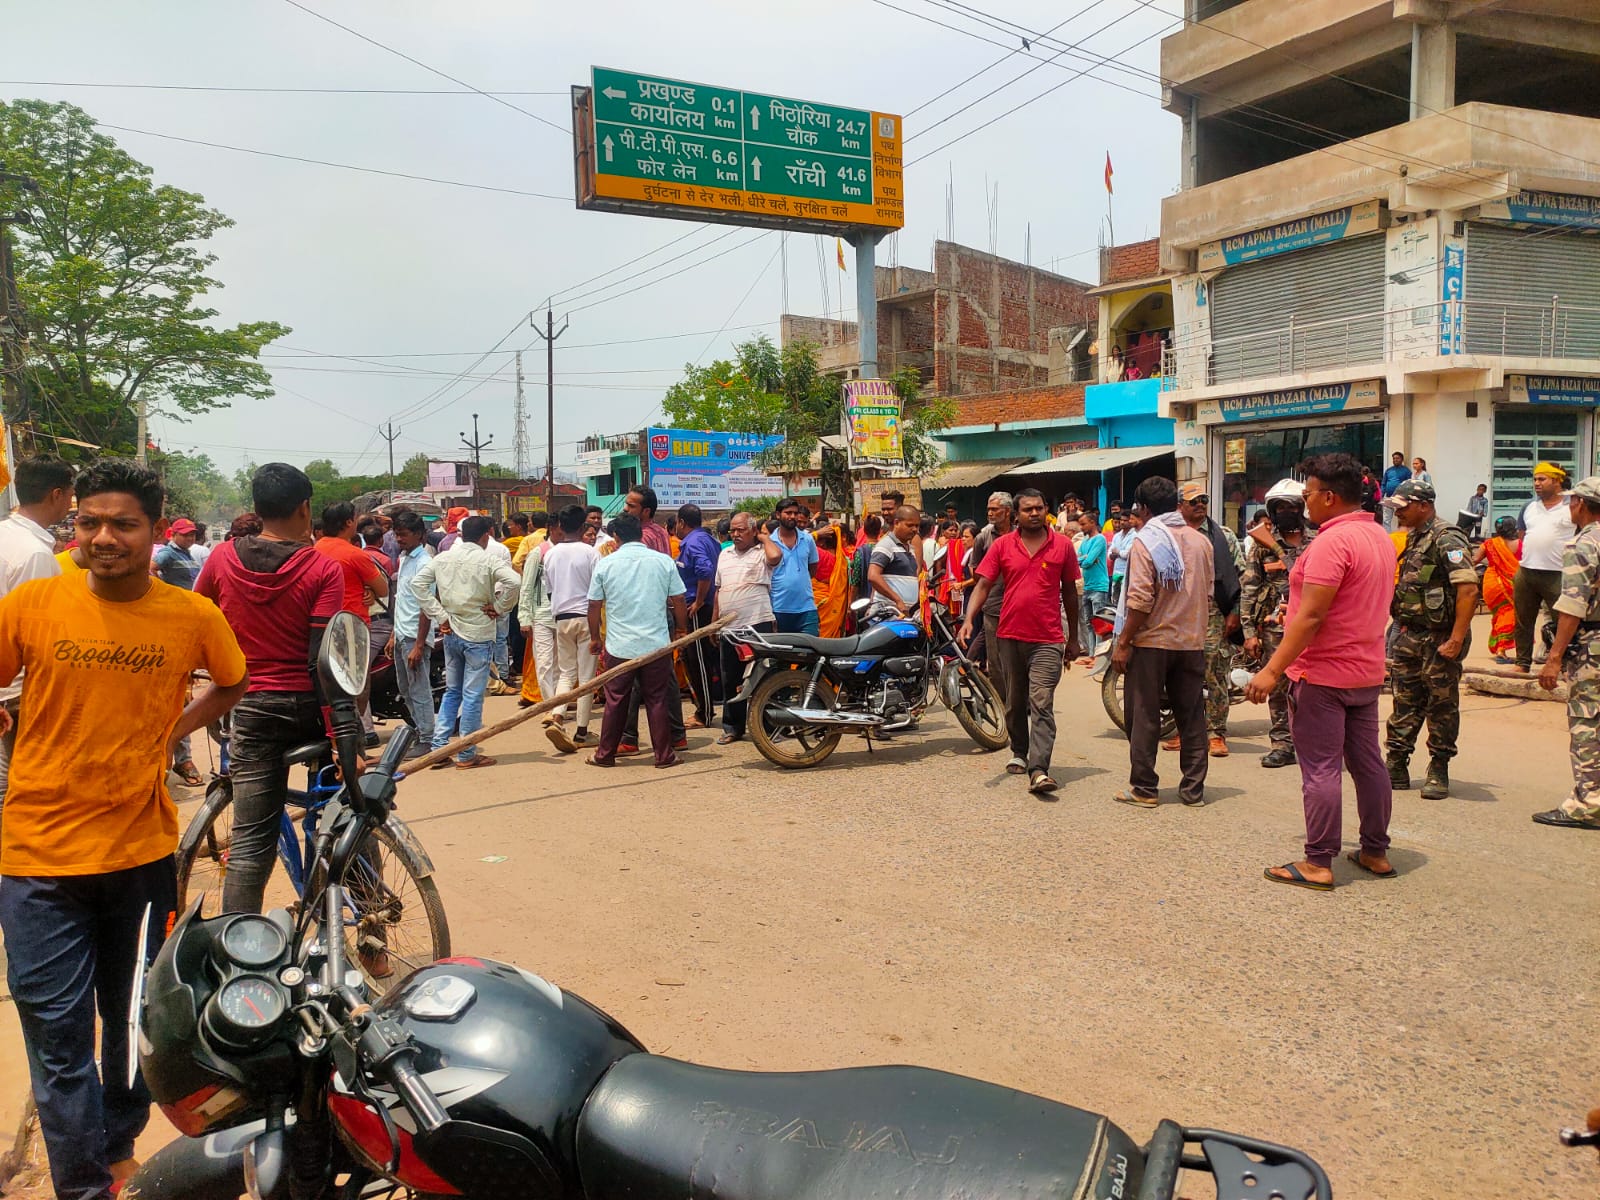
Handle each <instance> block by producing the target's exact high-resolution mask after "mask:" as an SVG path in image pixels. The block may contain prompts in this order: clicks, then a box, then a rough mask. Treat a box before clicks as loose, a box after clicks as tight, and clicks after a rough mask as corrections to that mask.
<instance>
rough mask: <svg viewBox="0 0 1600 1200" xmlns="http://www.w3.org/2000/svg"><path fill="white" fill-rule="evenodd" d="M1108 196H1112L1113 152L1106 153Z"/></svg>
mask: <svg viewBox="0 0 1600 1200" xmlns="http://www.w3.org/2000/svg"><path fill="white" fill-rule="evenodd" d="M1106 195H1108V196H1109V195H1111V151H1109V150H1107V151H1106Z"/></svg>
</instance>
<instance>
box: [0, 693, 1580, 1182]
mask: <svg viewBox="0 0 1600 1200" xmlns="http://www.w3.org/2000/svg"><path fill="white" fill-rule="evenodd" d="M1057 708H1058V714H1059V719H1060V723H1061V746H1062V750H1061V751H1059V752H1058V756H1057V766H1058V769H1059V777H1060V778H1061V779H1062V781H1063V783H1064V787H1063V790H1062V792H1061V793H1060V799H1059V800H1058V801H1056V802H1053V803H1045V802H1040V801H1038V800H1036V799H1033V798H1031V797H1029V796H1028V795H1027V794H1026V792H1025V791H1024V789H1023V787H1022V785H1021V783H1020V782H1019V781H1018V780H1016V779H1014V778H1010V777H1007V776H1005V775H1004V774H1003V773H1002V772H1001V767H1002V764H1003V761H1004V756H1003V755H979V754H974V753H973V752H972V750H973V747H972V745H971V743H970V742H969V741H968V740H967V739H966V737H965V735H964V734H962V733H961V731H960V729H959V728H958V727H957V726H956V724H955V722H954V721H953V720H952V719H951V718H950V717H949V716H948V715H947V714H943V713H941V714H939V715H937V716H935V717H934V718H933V719H931V720H930V721H929V722H928V724H927V726H926V731H925V733H924V734H923V735H921V736H918V737H913V738H906V739H904V740H903V741H901V742H899V743H897V744H895V745H894V746H893V747H892V748H886V749H880V750H878V751H876V752H875V753H873V754H871V755H869V754H868V753H866V751H865V750H864V749H863V748H861V743H860V742H858V741H852V740H848V739H847V741H846V742H845V743H844V744H843V746H842V748H841V750H840V751H839V752H838V753H837V754H836V755H835V756H834V757H833V759H831V760H830V761H829V762H828V763H827V764H826V765H825V766H824V767H822V768H820V769H818V770H814V771H810V772H804V773H795V774H790V773H780V772H778V771H777V770H776V769H774V768H771V767H769V766H767V765H766V764H765V763H764V762H763V761H762V760H761V759H760V758H759V757H758V756H757V755H756V753H755V751H754V750H753V749H752V748H750V747H749V746H748V745H742V746H738V747H734V748H732V750H731V752H730V751H722V750H717V749H715V748H713V747H712V746H711V745H710V740H711V739H710V736H709V735H708V734H705V733H697V734H695V735H693V747H692V751H691V753H690V755H689V756H688V758H687V761H686V762H685V764H684V765H683V766H681V767H679V768H677V769H675V770H672V771H656V770H654V769H653V768H652V767H651V766H650V762H649V759H648V758H641V759H636V760H633V761H631V762H627V763H625V764H623V765H621V766H619V767H617V768H616V769H614V770H611V771H600V770H596V769H594V768H591V767H587V766H585V765H583V764H582V761H581V759H561V760H558V759H556V758H554V757H553V756H552V754H551V753H550V752H549V747H548V745H547V744H546V743H545V742H544V740H543V738H542V737H540V736H538V735H536V734H535V733H533V732H532V731H531V730H519V731H517V732H515V733H513V734H510V735H507V736H506V737H505V738H503V739H501V740H500V741H499V742H497V743H496V744H495V747H496V753H497V755H498V756H499V757H500V760H501V765H500V766H499V767H497V768H494V769H492V770H487V771H482V772H472V773H470V774H467V773H456V772H453V771H450V772H445V771H440V772H431V773H427V774H425V775H423V776H420V777H418V778H417V779H416V780H415V781H412V782H410V783H408V784H407V785H405V786H404V788H403V791H402V797H403V799H402V814H403V815H404V816H405V817H406V819H407V820H408V821H410V822H412V824H413V826H414V827H415V829H416V832H417V833H418V835H419V836H420V837H421V839H422V840H423V842H424V843H425V844H426V845H427V847H428V848H429V850H430V851H431V853H432V855H433V858H434V861H435V863H436V865H437V867H438V878H439V880H440V884H441V887H442V889H443V893H444V899H445V904H446V907H447V910H448V912H449V914H450V918H451V925H452V930H453V933H454V938H455V945H456V948H457V950H458V951H470V952H472V953H476V954H484V955H488V956H491V957H496V958H502V959H507V960H510V961H514V962H517V963H519V964H521V965H523V966H526V967H529V968H530V969H533V970H537V971H539V972H541V973H542V974H545V975H546V976H548V977H549V978H550V979H552V980H554V981H556V982H558V983H560V984H561V985H563V986H564V987H567V988H569V989H571V990H573V991H576V992H578V993H580V994H582V995H584V996H585V997H587V998H588V999H590V1000H593V1001H595V1002H596V1003H598V1004H600V1005H601V1006H603V1007H604V1008H606V1009H608V1010H609V1011H610V1012H612V1013H613V1014H614V1015H616V1016H617V1017H618V1018H619V1019H621V1020H622V1021H623V1022H624V1023H625V1024H626V1025H627V1026H629V1027H630V1028H631V1029H632V1030H633V1031H634V1033H635V1034H636V1035H638V1036H639V1037H640V1038H641V1039H642V1040H643V1041H644V1042H645V1043H646V1045H648V1046H650V1047H651V1048H652V1049H655V1050H657V1051H660V1052H664V1053H667V1054H671V1055H674V1056H680V1057H683V1058H688V1059H693V1060H696V1061H699V1062H705V1063H710V1064H714V1065H720V1066H728V1067H739V1068H759V1069H770V1070H789V1069H800V1068H820V1067H833V1066H846V1065H852V1064H863V1063H875V1062H910V1063H918V1064H923V1065H927V1066H932V1067H938V1068H943V1069H947V1070H952V1071H958V1072H963V1073H968V1074H973V1075H977V1076H981V1077H983V1078H986V1079H991V1080H995V1081H998V1082H1001V1083H1004V1084H1008V1085H1011V1086H1015V1087H1018V1088H1023V1089H1026V1090H1030V1091H1037V1092H1040V1093H1043V1094H1045V1095H1048V1096H1051V1097H1054V1098H1056V1099H1060V1100H1063V1101H1066V1102H1069V1103H1073V1104H1078V1105H1081V1106H1084V1107H1087V1108H1091V1109H1096V1110H1099V1111H1103V1112H1106V1113H1108V1114H1109V1115H1110V1116H1111V1117H1112V1119H1113V1120H1115V1121H1116V1122H1118V1123H1119V1124H1121V1125H1123V1126H1124V1127H1125V1128H1127V1129H1128V1130H1129V1131H1130V1132H1131V1133H1133V1134H1134V1136H1135V1137H1136V1138H1139V1139H1141V1140H1142V1139H1143V1138H1144V1137H1146V1136H1148V1134H1149V1132H1150V1130H1151V1128H1152V1127H1153V1125H1154V1123H1155V1122H1156V1120H1158V1119H1159V1118H1161V1117H1171V1118H1174V1119H1176V1120H1179V1121H1181V1122H1184V1123H1188V1124H1209V1125H1217V1126H1221V1127H1224V1128H1231V1129H1236V1130H1241V1131H1245V1132H1249V1133H1252V1134H1257V1135H1259V1136H1263V1137H1267V1138H1271V1139H1275V1140H1280V1141H1286V1142H1290V1143H1292V1144H1295V1145H1299V1146H1303V1147H1304V1148H1305V1149H1307V1150H1308V1151H1310V1152H1311V1153H1312V1154H1313V1155H1315V1156H1316V1157H1317V1158H1318V1159H1319V1160H1320V1161H1321V1162H1323V1163H1324V1164H1325V1165H1326V1166H1327V1167H1328V1169H1329V1171H1330V1173H1331V1174H1332V1176H1333V1179H1334V1181H1335V1185H1336V1187H1337V1189H1338V1194H1340V1195H1343V1196H1347V1197H1349V1196H1358V1197H1362V1198H1363V1200H1367V1198H1372V1200H1408V1198H1416V1200H1423V1198H1427V1200H1436V1198H1438V1197H1441V1196H1452V1195H1453V1196H1464V1197H1472V1198H1474V1200H1490V1198H1495V1197H1513V1196H1516V1197H1522V1196H1528V1195H1538V1196H1541V1197H1551V1198H1571V1200H1578V1198H1580V1197H1581V1198H1583V1200H1592V1198H1593V1197H1594V1196H1595V1195H1596V1193H1597V1185H1600V1167H1597V1166H1596V1164H1595V1161H1594V1157H1593V1155H1592V1154H1587V1153H1586V1154H1583V1155H1575V1154H1573V1153H1572V1152H1569V1151H1563V1150H1561V1148H1560V1147H1558V1146H1557V1145H1556V1144H1555V1140H1554V1139H1555V1130H1556V1129H1557V1128H1558V1127H1559V1126H1560V1125H1561V1124H1563V1123H1565V1122H1571V1121H1572V1120H1574V1119H1576V1118H1578V1117H1580V1116H1581V1114H1582V1112H1583V1111H1584V1110H1586V1109H1587V1108H1588V1107H1589V1106H1590V1105H1591V1104H1593V1103H1595V1102H1596V1101H1600V1069H1597V1066H1600V1064H1597V1061H1596V1057H1597V1052H1596V1050H1595V1048H1594V1047H1595V1038H1594V1036H1593V1030H1594V1028H1595V1022H1596V1003H1595V997H1596V987H1597V981H1596V964H1597V963H1600V934H1597V932H1596V923H1595V921H1594V919H1593V911H1594V897H1595V895H1596V885H1597V884H1600V859H1597V852H1600V836H1594V835H1591V834H1588V833H1584V832H1574V831H1563V830H1549V829H1545V828H1543V827H1539V826H1535V825H1533V824H1532V823H1531V822H1530V821H1529V820H1528V817H1529V814H1530V813H1531V812H1533V811H1534V810H1536V809H1539V808H1546V807H1550V806H1551V805H1552V804H1553V803H1554V802H1555V800H1556V799H1557V798H1559V797H1560V796H1561V795H1562V794H1563V793H1564V792H1565V790H1566V788H1567V787H1568V786H1570V781H1569V780H1568V778H1567V775H1566V765H1565V758H1564V742H1565V734H1564V727H1563V718H1562V710H1561V709H1560V708H1559V707H1558V706H1556V705H1552V704H1531V703H1525V702H1518V701H1511V700H1500V699H1489V698H1483V697H1478V698H1473V699H1470V700H1469V701H1468V702H1467V710H1468V711H1467V714H1466V718H1465V723H1464V742H1465V744H1466V747H1467V748H1466V751H1465V752H1464V754H1463V755H1462V757H1461V759H1459V760H1458V766H1457V769H1456V771H1455V772H1454V777H1455V779H1456V781H1457V785H1458V787H1457V795H1456V796H1455V797H1454V798H1452V799H1450V800H1446V801H1435V802H1428V801H1423V800H1421V799H1419V798H1418V796H1417V794H1416V793H1415V792H1410V793H1406V794H1404V795H1403V796H1402V797H1400V799H1399V800H1398V802H1397V805H1396V815H1395V820H1394V830H1393V832H1394V837H1395V849H1394V851H1393V861H1394V862H1395V864H1396V866H1397V867H1398V868H1399V869H1400V870H1401V871H1402V872H1403V876H1402V877H1401V878H1400V879H1397V880H1393V881H1378V880H1373V879H1370V878H1366V877H1358V875H1359V873H1358V872H1356V871H1355V869H1354V868H1353V867H1350V866H1349V865H1348V864H1344V863H1341V864H1339V866H1338V867H1336V873H1337V874H1338V877H1339V880H1340V883H1341V884H1342V885H1343V886H1341V887H1340V888H1339V890H1338V891H1336V892H1334V893H1332V894H1316V893H1309V892H1305V891H1302V890H1298V889H1292V888H1284V887H1276V886H1273V885H1270V884H1267V883H1265V882H1264V881H1262V880H1261V878H1260V872H1261V868H1262V867H1263V866H1265V865H1267V864H1269V863H1278V862H1283V861H1285V860H1288V859H1292V858H1296V857H1299V854H1300V842H1301V839H1302V836H1303V833H1302V826H1301V820H1300V807H1299V798H1298V777H1297V775H1296V774H1295V772H1293V771H1292V770H1291V771H1276V772H1269V771H1264V770H1262V769H1261V768H1259V767H1258V766H1257V765H1256V757H1257V756H1258V755H1259V754H1261V753H1263V752H1264V751H1265V750H1266V748H1267V747H1266V737H1265V734H1266V719H1265V718H1266V713H1265V710H1264V709H1247V710H1245V711H1244V712H1243V713H1242V714H1241V715H1242V717H1243V719H1242V720H1239V721H1237V722H1236V723H1235V729H1234V737H1233V739H1232V743H1233V747H1234V751H1235V753H1234V756H1233V757H1231V758H1229V759H1227V760H1220V761H1214V762H1213V764H1212V768H1213V769H1212V774H1211V787H1210V794H1211V796H1212V798H1213V800H1214V803H1213V804H1211V805H1210V806H1209V807H1207V808H1204V809H1201V810H1190V809H1186V808H1184V807H1182V806H1181V805H1179V804H1177V803H1176V802H1175V800H1174V801H1173V802H1172V803H1170V804H1167V805H1163V806H1162V807H1161V808H1160V809H1159V810H1157V811H1153V812H1145V811H1139V810H1132V809H1128V808H1125V807H1123V806H1121V805H1117V804H1114V803H1112V802H1111V801H1110V800H1109V799H1108V798H1107V797H1108V796H1109V794H1110V792H1111V791H1112V790H1113V789H1114V788H1115V787H1117V786H1119V785H1120V784H1122V783H1123V782H1125V779H1126V774H1125V772H1126V748H1125V747H1126V743H1125V742H1123V741H1122V739H1121V738H1120V737H1118V736H1116V735H1115V734H1114V733H1113V732H1112V731H1110V730H1109V728H1108V722H1107V721H1106V719H1105V716H1104V714H1103V712H1102V711H1101V708H1100V704H1099V699H1098V692H1097V689H1095V688H1094V687H1093V685H1092V684H1090V683H1088V682H1087V681H1085V680H1084V679H1083V678H1082V677H1081V675H1074V676H1073V677H1072V678H1071V679H1070V680H1069V681H1068V682H1067V683H1065V684H1064V685H1063V687H1062V689H1061V692H1060V694H1059V697H1058V705H1057ZM511 711H513V709H512V708H511V702H510V701H509V700H493V701H491V702H490V719H491V720H492V719H497V718H499V717H501V716H504V715H508V714H509V713H510V712H511ZM1174 757H1175V756H1171V755H1164V756H1163V768H1164V770H1165V771H1166V773H1167V778H1166V780H1165V782H1167V783H1168V784H1169V789H1170V785H1171V784H1173V783H1175V780H1176V764H1175V762H1174V761H1173V759H1174ZM1166 796H1167V798H1169V799H1172V793H1171V791H1170V790H1169V791H1168V792H1167V793H1166ZM1347 828H1348V830H1349V831H1350V832H1352V833H1353V830H1354V817H1353V813H1350V814H1348V815H1347ZM497 855H504V856H505V861H503V862H497V863H489V862H484V861H483V860H484V859H485V858H487V857H491V856H497ZM0 1019H3V1017H0ZM0 1036H6V1037H8V1038H9V1037H12V1036H14V1035H12V1034H10V1033H8V1032H6V1031H4V1030H0ZM8 1044H9V1043H8ZM0 1061H3V1063H4V1065H3V1066H0V1074H3V1075H6V1076H8V1077H9V1076H12V1075H14V1073H15V1071H16V1069H17V1066H20V1064H17V1066H13V1064H15V1063H16V1057H15V1056H13V1055H11V1054H10V1053H9V1052H8V1053H6V1054H0ZM13 1090H14V1089H13V1088H11V1086H10V1085H9V1084H7V1085H6V1091H5V1092H4V1093H3V1096H4V1098H6V1099H9V1096H10V1094H11V1092H12V1091H13ZM0 1116H3V1114H0ZM4 1119H7V1120H8V1119H9V1118H4ZM4 1127H5V1126H4V1124H0V1128H4ZM152 1140H154V1139H153V1138H152ZM1185 1191H1186V1194H1189V1195H1194V1196H1200V1195H1208V1194H1209V1192H1208V1191H1206V1190H1205V1187H1204V1185H1203V1184H1200V1183H1197V1182H1193V1181H1191V1183H1190V1185H1189V1186H1188V1187H1187V1188H1186V1189H1185Z"/></svg>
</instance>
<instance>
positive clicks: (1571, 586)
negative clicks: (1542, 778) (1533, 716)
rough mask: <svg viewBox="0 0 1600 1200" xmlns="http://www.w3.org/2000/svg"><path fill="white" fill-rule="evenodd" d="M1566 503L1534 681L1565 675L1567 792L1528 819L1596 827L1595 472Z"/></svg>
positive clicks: (1598, 595)
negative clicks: (1552, 598)
mask: <svg viewBox="0 0 1600 1200" xmlns="http://www.w3.org/2000/svg"><path fill="white" fill-rule="evenodd" d="M1568 505H1569V509H1570V511H1571V514H1572V523H1573V525H1575V526H1577V529H1578V536H1577V537H1575V538H1573V540H1572V542H1571V544H1570V545H1568V546H1567V549H1566V552H1565V554H1563V556H1562V559H1561V598H1560V599H1558V600H1557V601H1556V603H1555V611H1556V620H1557V622H1558V627H1557V629H1556V640H1555V643H1554V645H1553V646H1552V648H1551V651H1550V657H1549V658H1548V659H1547V660H1546V661H1545V664H1544V670H1542V671H1541V672H1539V686H1541V687H1543V688H1544V689H1545V690H1546V691H1554V690H1555V686H1556V683H1557V681H1558V679H1559V678H1560V677H1561V676H1565V677H1566V680H1567V730H1568V733H1569V735H1570V737H1571V739H1572V794H1571V795H1570V796H1568V797H1567V798H1566V799H1565V800H1563V801H1562V802H1561V807H1560V808H1553V809H1551V810H1550V811H1549V812H1542V813H1535V814H1534V815H1533V819H1534V820H1535V821H1537V822H1539V824H1541V825H1556V826H1559V827H1561V828H1565V829H1600V476H1595V475H1591V476H1590V477H1589V478H1588V479H1585V480H1583V481H1582V482H1581V483H1579V484H1578V485H1577V486H1575V487H1574V488H1573V489H1572V491H1571V492H1570V493H1569V494H1568Z"/></svg>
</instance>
